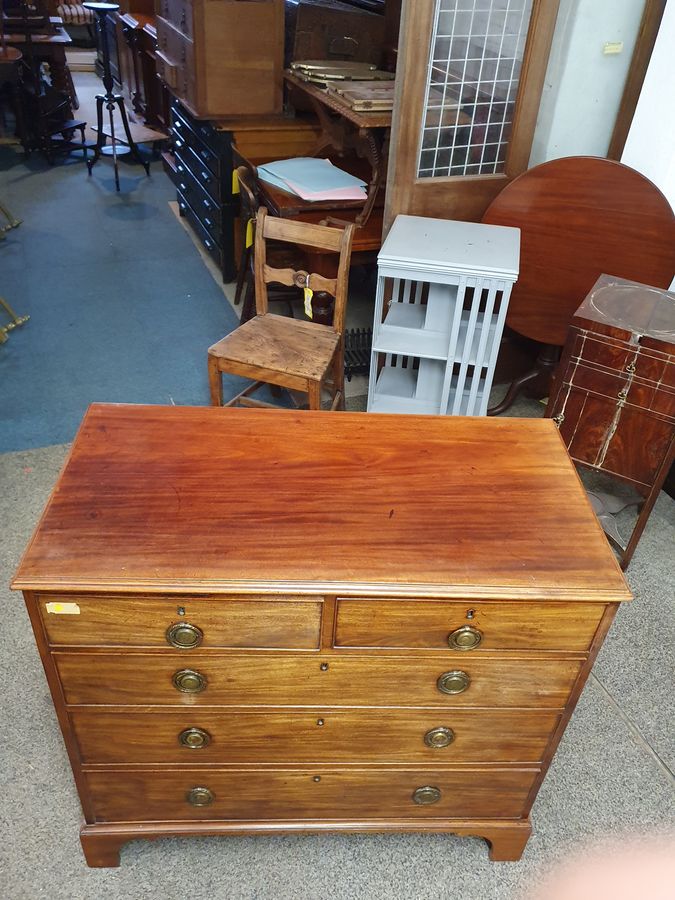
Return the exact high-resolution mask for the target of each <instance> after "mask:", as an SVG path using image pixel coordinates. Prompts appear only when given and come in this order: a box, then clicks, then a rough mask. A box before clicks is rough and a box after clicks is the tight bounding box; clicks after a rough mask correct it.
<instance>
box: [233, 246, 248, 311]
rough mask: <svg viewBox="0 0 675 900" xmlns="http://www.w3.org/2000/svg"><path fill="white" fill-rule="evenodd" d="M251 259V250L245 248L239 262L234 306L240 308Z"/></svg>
mask: <svg viewBox="0 0 675 900" xmlns="http://www.w3.org/2000/svg"><path fill="white" fill-rule="evenodd" d="M250 257H251V248H250V247H244V249H243V250H242V251H241V258H240V260H239V270H238V271H237V286H236V288H235V291H234V305H235V306H239V304H240V303H241V295H242V291H243V290H244V281H245V279H246V275H247V274H248V266H249V261H250Z"/></svg>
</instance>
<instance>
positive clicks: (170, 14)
mask: <svg viewBox="0 0 675 900" xmlns="http://www.w3.org/2000/svg"><path fill="white" fill-rule="evenodd" d="M155 12H156V13H157V15H158V16H162V18H164V19H166V21H167V22H170V23H171V25H173V26H174V28H177V29H178V30H179V31H180V32H182V33H183V34H184V35H185V37H187V38H189V39H190V40H191V41H192V40H194V28H193V20H192V3H191V2H190V0H155Z"/></svg>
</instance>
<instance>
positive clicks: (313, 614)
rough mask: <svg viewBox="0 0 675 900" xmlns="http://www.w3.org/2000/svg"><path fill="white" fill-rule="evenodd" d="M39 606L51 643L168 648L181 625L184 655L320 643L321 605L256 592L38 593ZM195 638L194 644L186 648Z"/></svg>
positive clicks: (177, 637)
mask: <svg viewBox="0 0 675 900" xmlns="http://www.w3.org/2000/svg"><path fill="white" fill-rule="evenodd" d="M39 607H40V613H41V615H42V620H43V622H44V624H45V628H46V630H47V634H48V636H49V642H50V643H51V644H52V646H58V645H62V646H63V645H70V646H139V647H164V648H169V647H171V646H174V647H175V646H176V643H174V644H172V643H171V642H170V640H169V637H170V635H168V630H169V629H170V628H172V627H173V626H180V627H181V628H182V631H181V632H180V633H178V634H177V633H176V630H175V629H174V632H173V640H174V641H175V642H177V643H178V644H180V646H179V647H178V648H177V649H178V651H179V653H180V654H181V655H182V656H184V657H185V658H186V659H187V657H189V656H190V654H191V653H193V652H194V650H195V648H196V647H254V648H255V647H261V648H266V647H271V648H289V649H297V650H311V649H315V648H317V647H318V645H319V626H320V621H321V607H322V604H321V602H320V601H317V600H316V599H313V600H308V601H303V600H301V599H299V598H277V599H268V598H262V597H255V596H252V597H246V598H244V597H239V598H236V597H199V598H193V597H179V596H178V597H164V598H157V597H143V598H141V597H115V596H98V597H88V596H86V595H65V594H60V595H51V596H50V595H49V594H42V595H40V597H39ZM50 609H52V610H53V611H52V612H50V611H49V610H50ZM75 610H77V612H75ZM179 610H180V611H181V612H182V614H181V612H179ZM186 625H188V626H191V627H188V628H185V626H186ZM192 629H196V631H195V630H192ZM193 640H196V642H197V643H196V644H195V646H190V644H191V643H192V641H193Z"/></svg>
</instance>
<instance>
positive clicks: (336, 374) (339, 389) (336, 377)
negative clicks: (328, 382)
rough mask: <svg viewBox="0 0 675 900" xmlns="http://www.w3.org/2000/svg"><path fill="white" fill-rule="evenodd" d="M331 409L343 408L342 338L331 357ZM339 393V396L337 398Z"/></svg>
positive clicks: (343, 365)
mask: <svg viewBox="0 0 675 900" xmlns="http://www.w3.org/2000/svg"><path fill="white" fill-rule="evenodd" d="M332 366H333V401H335V400H336V399H337V400H338V402H337V403H335V402H334V403H333V407H332V408H333V409H340V410H342V411H343V412H344V409H345V345H344V338H343V339H342V341H341V342H340V346H339V347H338V348H337V350H336V351H335V356H334V357H333V364H332ZM338 394H339V398H338Z"/></svg>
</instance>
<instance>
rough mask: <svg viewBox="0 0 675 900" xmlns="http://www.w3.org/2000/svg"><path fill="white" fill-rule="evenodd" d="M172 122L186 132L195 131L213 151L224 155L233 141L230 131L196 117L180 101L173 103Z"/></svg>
mask: <svg viewBox="0 0 675 900" xmlns="http://www.w3.org/2000/svg"><path fill="white" fill-rule="evenodd" d="M171 118H172V124H173V126H174V128H175V129H176V130H177V131H180V132H181V133H182V134H186V138H187V136H188V135H187V132H186V131H185V129H186V128H187V129H188V130H189V131H191V132H193V133H194V134H195V135H196V136H197V138H199V139H200V140H201V142H202V143H203V144H205V145H206V146H207V147H208V148H209V149H210V150H212V151H213V153H214V154H215V155H216V156H218V157H222V156H223V155H224V154H225V153H226V151H227V149H228V148H229V145H230V143H231V136H230V132H227V131H218V130H217V129H216V128H214V126H213V125H212V124H211V123H210V122H209V121H207V120H204V119H195V118H194V117H193V116H191V115H190V113H189V112H188V111H187V110H186V109H185V107H183V106H181V104H180V103H178V102H177V101H174V102H173V103H172V105H171Z"/></svg>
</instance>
